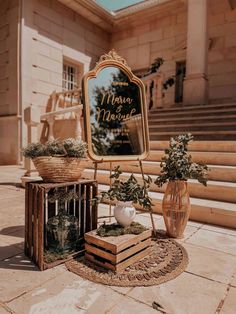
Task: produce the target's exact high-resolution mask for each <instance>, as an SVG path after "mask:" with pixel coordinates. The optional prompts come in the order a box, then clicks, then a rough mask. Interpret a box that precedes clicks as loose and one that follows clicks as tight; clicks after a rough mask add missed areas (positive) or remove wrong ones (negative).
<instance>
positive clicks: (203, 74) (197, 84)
mask: <svg viewBox="0 0 236 314" xmlns="http://www.w3.org/2000/svg"><path fill="white" fill-rule="evenodd" d="M207 24H208V0H197V1H196V0H188V30H187V57H186V78H185V81H184V103H185V104H187V105H195V104H196V105H202V104H206V103H207V101H208V78H207V64H208V25H207Z"/></svg>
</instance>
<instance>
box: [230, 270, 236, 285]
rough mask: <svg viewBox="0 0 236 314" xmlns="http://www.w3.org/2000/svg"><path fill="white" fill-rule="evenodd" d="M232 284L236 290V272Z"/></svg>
mask: <svg viewBox="0 0 236 314" xmlns="http://www.w3.org/2000/svg"><path fill="white" fill-rule="evenodd" d="M230 284H231V286H233V287H235V288H236V272H235V273H234V275H233V276H232V278H231V282H230Z"/></svg>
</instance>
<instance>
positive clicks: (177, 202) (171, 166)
mask: <svg viewBox="0 0 236 314" xmlns="http://www.w3.org/2000/svg"><path fill="white" fill-rule="evenodd" d="M192 140H193V136H192V135H191V134H183V135H179V136H177V137H174V138H171V139H170V144H169V148H168V149H166V150H165V156H164V157H163V158H162V161H161V165H160V167H161V174H160V175H159V176H158V177H157V179H156V180H155V182H154V183H155V184H156V185H158V186H159V187H161V186H162V185H163V184H165V183H168V184H167V188H166V191H165V194H164V198H163V201H162V210H163V216H164V221H165V225H166V229H167V233H168V234H169V235H170V236H172V237H175V238H180V237H182V236H183V233H184V229H185V227H186V224H187V221H188V218H189V215H190V199H189V193H188V190H187V181H188V179H196V180H198V182H200V183H201V184H203V185H205V186H206V185H207V171H208V167H207V166H206V165H201V164H197V163H195V162H193V161H192V157H191V155H189V154H188V144H189V142H190V141H192Z"/></svg>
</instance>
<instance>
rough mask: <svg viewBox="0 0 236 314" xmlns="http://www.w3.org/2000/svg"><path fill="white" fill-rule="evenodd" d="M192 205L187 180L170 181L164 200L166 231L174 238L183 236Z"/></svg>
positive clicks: (163, 209)
mask: <svg viewBox="0 0 236 314" xmlns="http://www.w3.org/2000/svg"><path fill="white" fill-rule="evenodd" d="M190 210H191V205H190V199H189V193H188V189H187V182H186V181H181V180H176V181H170V182H168V185H167V188H166V191H165V195H164V198H163V201H162V211H163V217H164V221H165V225H166V231H167V233H168V235H169V236H171V237H173V238H182V237H183V234H184V230H185V227H186V225H187V222H188V219H189V215H190Z"/></svg>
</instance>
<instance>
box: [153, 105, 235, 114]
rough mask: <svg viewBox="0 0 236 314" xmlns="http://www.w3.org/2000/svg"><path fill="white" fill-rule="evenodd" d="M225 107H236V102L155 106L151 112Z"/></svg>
mask: <svg viewBox="0 0 236 314" xmlns="http://www.w3.org/2000/svg"><path fill="white" fill-rule="evenodd" d="M212 108H214V109H216V110H217V109H224V108H226V109H227V108H236V103H226V104H209V105H191V106H190V105H189V106H186V105H176V104H175V106H174V107H170V108H154V109H151V110H150V112H151V113H156V112H163V113H164V112H178V111H181V112H182V111H185V110H189V111H195V110H205V109H212Z"/></svg>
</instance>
